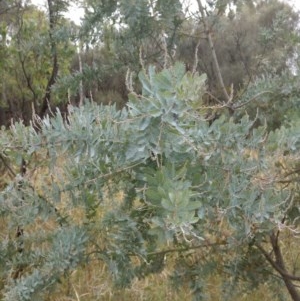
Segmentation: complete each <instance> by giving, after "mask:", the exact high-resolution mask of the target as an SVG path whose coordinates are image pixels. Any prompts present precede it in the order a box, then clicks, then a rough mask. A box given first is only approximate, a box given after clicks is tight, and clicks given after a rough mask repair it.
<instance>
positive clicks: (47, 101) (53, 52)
mask: <svg viewBox="0 0 300 301" xmlns="http://www.w3.org/2000/svg"><path fill="white" fill-rule="evenodd" d="M48 14H49V38H50V44H51V55H52V72H51V76H50V78H49V80H48V83H47V87H46V92H45V95H44V98H43V103H42V106H41V109H40V112H39V116H40V117H41V118H43V117H44V116H45V114H46V112H47V109H48V108H49V107H50V105H51V88H52V86H53V84H54V83H55V81H56V78H57V74H58V68H59V66H58V59H57V46H56V42H55V38H54V37H53V32H54V30H55V25H56V16H55V9H54V3H53V0H48Z"/></svg>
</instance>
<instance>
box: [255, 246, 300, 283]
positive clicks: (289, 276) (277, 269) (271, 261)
mask: <svg viewBox="0 0 300 301" xmlns="http://www.w3.org/2000/svg"><path fill="white" fill-rule="evenodd" d="M256 247H257V248H258V249H259V250H260V251H261V253H262V254H263V255H264V256H265V258H266V259H267V261H268V262H269V263H270V264H271V266H272V267H273V268H274V269H275V270H276V271H277V272H278V273H279V274H280V275H281V276H284V277H287V278H289V279H290V280H294V281H300V277H297V276H295V275H291V274H289V273H287V272H286V271H285V270H284V269H282V268H281V267H280V266H279V265H278V264H277V262H276V261H274V260H273V258H272V256H271V255H270V254H269V253H268V252H267V251H266V250H265V249H264V248H263V247H262V246H261V245H260V244H256Z"/></svg>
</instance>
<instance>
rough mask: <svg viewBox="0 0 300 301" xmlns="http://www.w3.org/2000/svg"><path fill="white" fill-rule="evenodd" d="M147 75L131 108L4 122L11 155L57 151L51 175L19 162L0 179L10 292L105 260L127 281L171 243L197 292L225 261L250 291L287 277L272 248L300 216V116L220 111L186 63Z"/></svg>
mask: <svg viewBox="0 0 300 301" xmlns="http://www.w3.org/2000/svg"><path fill="white" fill-rule="evenodd" d="M139 78H140V80H141V84H142V87H143V94H142V95H138V94H136V93H134V92H132V93H131V94H130V96H129V103H128V106H127V107H126V108H124V109H122V110H117V109H116V107H115V106H97V105H95V104H91V103H87V104H85V106H82V107H80V108H75V107H70V109H69V110H70V111H69V115H68V117H67V119H64V118H63V117H62V115H61V113H60V112H59V111H57V113H56V115H55V116H53V117H52V118H50V117H46V118H44V119H42V120H36V121H35V123H38V124H39V126H38V127H39V129H40V130H39V131H38V132H36V131H35V130H34V128H33V127H32V126H30V127H25V126H24V125H22V124H21V123H16V124H15V125H14V126H12V127H11V129H10V130H9V131H2V135H1V136H0V137H1V138H0V139H1V144H0V145H1V153H2V154H9V155H10V156H11V157H12V158H13V157H15V158H17V157H18V156H23V157H25V158H26V159H27V160H28V161H29V162H31V160H36V159H33V158H34V156H38V155H39V154H43V153H45V152H47V156H46V157H43V158H42V161H44V163H47V164H49V169H50V175H49V177H50V178H49V179H47V174H45V175H44V176H42V178H45V180H47V181H48V182H49V181H50V185H45V184H43V185H42V187H41V188H38V187H33V186H32V184H31V183H30V179H29V178H27V176H26V175H24V176H21V175H19V176H17V177H16V179H15V180H14V181H12V183H11V184H10V185H8V186H7V187H6V188H5V190H3V191H2V192H1V195H0V202H1V206H0V207H1V216H2V218H3V220H4V221H5V225H3V226H2V227H3V231H2V233H3V236H2V237H3V238H4V237H5V239H1V246H0V248H1V250H2V251H1V256H2V257H3V260H1V262H2V265H1V275H2V278H3V279H6V280H3V281H4V283H5V287H4V295H3V298H4V300H12V299H13V300H43V298H45V297H44V296H45V294H46V293H47V292H49V291H51V290H52V289H53V288H54V287H55V286H56V285H58V284H59V282H60V281H62V279H63V278H64V277H68V274H69V273H70V272H72V271H74V270H75V269H78V268H79V267H80V266H81V265H89V264H93V262H94V260H100V261H103V262H104V263H106V264H107V266H108V268H109V270H110V271H111V273H112V276H113V279H114V280H115V284H116V285H117V286H118V287H124V286H128V285H130V284H131V282H132V280H133V279H134V278H135V277H138V278H143V277H146V276H147V275H148V274H150V273H159V272H160V271H161V270H162V269H163V268H164V263H165V260H167V259H168V257H169V256H171V255H170V254H173V255H172V256H173V257H175V259H176V265H175V267H174V275H173V280H174V281H175V283H178V281H179V282H181V283H188V284H189V286H190V287H191V289H192V291H193V294H194V296H195V300H202V299H203V298H204V296H205V295H206V294H208V293H209V291H208V290H207V283H206V282H207V281H209V279H210V278H209V277H210V276H212V275H216V274H218V275H221V277H222V279H224V283H223V284H224V285H225V284H226V283H228V282H227V280H228V281H229V282H230V283H231V284H232V287H235V288H236V289H237V290H239V289H241V291H243V290H247V289H250V290H251V289H252V288H253V287H257V286H258V285H259V284H260V283H270V284H271V283H272V282H273V281H274V273H272V266H271V265H270V264H269V263H268V261H267V260H266V257H265V255H264V253H263V251H261V250H264V248H268V241H269V237H270V235H272V233H273V232H274V233H275V232H276V231H277V230H281V228H286V229H290V230H291V231H294V229H295V228H294V227H295V226H296V225H297V221H298V213H297V212H299V194H298V192H297V191H298V190H299V183H298V182H297V180H296V179H297V177H296V175H297V172H296V170H297V169H296V167H294V166H292V167H291V168H288V167H285V168H284V169H283V168H280V166H286V164H287V163H288V162H294V164H298V162H297V159H296V158H295V154H296V153H297V151H298V150H299V141H300V136H299V127H298V125H297V124H292V123H291V124H290V125H289V127H285V128H282V129H280V130H277V131H276V132H272V133H269V135H268V132H267V129H266V127H257V128H255V127H254V125H255V120H251V119H250V118H249V116H248V115H247V114H245V113H244V114H242V113H241V115H243V116H242V117H241V118H240V120H238V121H235V120H234V118H233V117H231V118H228V117H226V115H222V116H221V117H220V118H218V119H216V120H215V121H213V122H210V123H209V122H208V121H207V120H206V113H207V111H206V107H205V106H204V105H203V103H202V96H203V94H204V93H205V79H206V77H205V76H204V75H200V76H199V75H198V74H194V75H192V74H191V73H189V72H188V73H186V72H185V66H184V64H182V63H176V64H175V65H174V66H173V67H171V68H169V69H164V70H163V71H161V72H156V71H155V68H154V67H150V68H149V71H148V73H145V72H141V73H140V74H139ZM241 101H245V100H241ZM220 110H221V109H220ZM61 159H63V160H64V164H63V168H64V171H63V173H62V170H61V168H62V166H61V163H59V162H60V160H61ZM33 162H34V161H33ZM30 166H31V165H30V164H29V165H28V168H30ZM293 171H294V173H296V174H294V173H291V174H289V172H293ZM293 175H295V177H293ZM119 194H122V195H123V197H121V198H120V197H118V195H119ZM297 210H298V211H297ZM76 214H77V215H79V217H78V218H76ZM283 220H284V222H283ZM48 223H50V224H51V227H50V226H47V225H48ZM34 224H35V225H39V224H40V225H41V227H37V228H35V227H32V225H34ZM16 228H22V230H23V233H24V234H22V235H19V236H18V237H15V234H14V232H15V231H16V230H15V229H16ZM20 247H21V248H20ZM225 275H226V277H225ZM223 277H224V278H223ZM13 278H14V279H13ZM235 284H238V285H235ZM228 293H229V292H228ZM231 294H233V292H231Z"/></svg>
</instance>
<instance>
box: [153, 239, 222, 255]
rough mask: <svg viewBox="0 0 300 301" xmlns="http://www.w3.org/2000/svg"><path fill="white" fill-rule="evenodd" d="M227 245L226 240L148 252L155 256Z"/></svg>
mask: <svg viewBox="0 0 300 301" xmlns="http://www.w3.org/2000/svg"><path fill="white" fill-rule="evenodd" d="M224 245H227V242H226V241H219V242H213V243H210V242H208V243H206V244H202V245H198V246H192V247H186V248H174V249H168V250H164V251H158V252H151V253H148V255H149V256H155V255H162V254H167V253H176V252H186V251H190V250H196V249H201V248H208V247H214V246H224Z"/></svg>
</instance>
